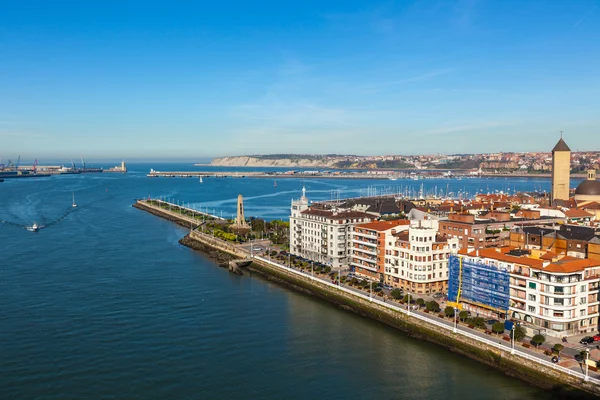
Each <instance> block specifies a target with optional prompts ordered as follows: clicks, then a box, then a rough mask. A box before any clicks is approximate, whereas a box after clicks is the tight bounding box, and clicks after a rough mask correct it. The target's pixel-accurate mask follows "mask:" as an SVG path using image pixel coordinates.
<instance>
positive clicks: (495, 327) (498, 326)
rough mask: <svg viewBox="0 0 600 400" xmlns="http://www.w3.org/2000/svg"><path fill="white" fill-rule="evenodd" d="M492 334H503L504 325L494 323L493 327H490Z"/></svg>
mask: <svg viewBox="0 0 600 400" xmlns="http://www.w3.org/2000/svg"><path fill="white" fill-rule="evenodd" d="M492 332H494V333H497V334H500V333H502V332H504V323H503V322H496V323H495V324H494V325H492Z"/></svg>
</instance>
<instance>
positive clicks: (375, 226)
mask: <svg viewBox="0 0 600 400" xmlns="http://www.w3.org/2000/svg"><path fill="white" fill-rule="evenodd" d="M400 225H410V221H409V220H407V219H399V220H393V221H374V222H367V223H366V224H359V225H356V227H357V228H363V229H371V230H374V231H378V232H383V231H387V230H388V229H392V228H395V227H397V226H400Z"/></svg>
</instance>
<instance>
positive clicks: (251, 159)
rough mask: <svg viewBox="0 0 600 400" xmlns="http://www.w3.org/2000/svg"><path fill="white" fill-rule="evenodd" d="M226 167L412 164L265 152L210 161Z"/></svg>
mask: <svg viewBox="0 0 600 400" xmlns="http://www.w3.org/2000/svg"><path fill="white" fill-rule="evenodd" d="M210 164H211V165H214V166H227V167H284V168H338V169H406V168H414V165H412V164H409V163H406V162H404V161H401V160H378V159H372V158H368V157H361V156H353V155H336V154H324V155H311V154H267V155H253V156H231V157H219V158H215V159H213V160H212V162H211V163H210Z"/></svg>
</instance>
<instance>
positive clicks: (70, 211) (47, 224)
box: [0, 204, 89, 232]
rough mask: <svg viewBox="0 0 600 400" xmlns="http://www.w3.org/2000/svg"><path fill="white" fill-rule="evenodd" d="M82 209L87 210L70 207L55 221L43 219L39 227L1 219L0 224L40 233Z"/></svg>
mask: <svg viewBox="0 0 600 400" xmlns="http://www.w3.org/2000/svg"><path fill="white" fill-rule="evenodd" d="M88 205H89V204H88ZM82 208H85V206H78V207H70V208H69V209H68V210H67V211H66V212H65V213H64V214H62V215H60V216H59V217H58V218H56V219H53V220H51V221H49V222H46V221H45V218H41V222H42V223H41V224H40V225H38V224H37V223H34V224H33V225H23V224H22V223H18V222H14V221H8V220H4V219H0V224H4V225H8V226H14V227H16V228H21V229H26V230H28V231H30V232H38V231H41V230H42V229H46V228H50V227H51V226H52V225H56V224H58V223H59V222H61V221H62V220H64V219H65V218H67V217H68V216H69V215H71V214H73V213H74V212H77V211H78V210H81V209H82Z"/></svg>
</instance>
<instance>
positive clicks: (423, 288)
mask: <svg viewBox="0 0 600 400" xmlns="http://www.w3.org/2000/svg"><path fill="white" fill-rule="evenodd" d="M437 232H438V221H437V220H423V221H413V222H412V224H411V226H410V228H409V229H408V231H404V232H399V233H396V234H394V235H390V236H389V237H388V238H387V242H386V246H385V264H384V265H385V282H386V283H387V284H388V285H390V286H393V287H398V288H402V289H404V290H405V291H408V292H410V293H415V294H427V293H438V292H441V293H446V291H447V290H448V258H449V256H450V254H455V253H456V252H458V239H457V238H447V237H445V236H441V235H439V234H438V233H437Z"/></svg>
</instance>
